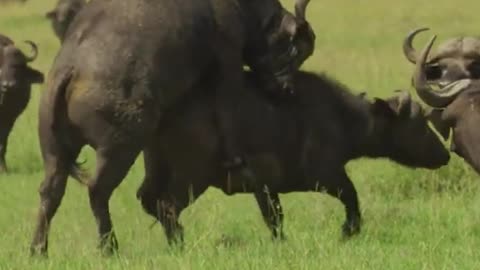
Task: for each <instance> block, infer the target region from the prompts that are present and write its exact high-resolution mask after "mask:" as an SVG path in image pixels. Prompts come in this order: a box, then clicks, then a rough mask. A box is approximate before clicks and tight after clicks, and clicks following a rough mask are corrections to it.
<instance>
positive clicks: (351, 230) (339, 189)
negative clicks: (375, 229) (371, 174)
mask: <svg viewBox="0 0 480 270" xmlns="http://www.w3.org/2000/svg"><path fill="white" fill-rule="evenodd" d="M330 181H331V183H332V184H331V185H329V186H327V187H326V191H327V193H328V194H329V195H331V196H333V197H335V198H338V199H339V200H340V201H341V202H342V203H343V205H344V206H345V212H346V221H345V223H344V224H343V227H342V231H343V236H344V237H350V236H353V235H355V234H358V233H359V232H360V227H361V222H362V217H361V213H360V207H359V203H358V197H357V191H356V190H355V186H354V185H353V183H352V181H351V180H350V178H348V176H347V174H346V173H345V171H344V170H342V172H341V173H339V174H338V175H337V176H336V178H332V179H331V180H330Z"/></svg>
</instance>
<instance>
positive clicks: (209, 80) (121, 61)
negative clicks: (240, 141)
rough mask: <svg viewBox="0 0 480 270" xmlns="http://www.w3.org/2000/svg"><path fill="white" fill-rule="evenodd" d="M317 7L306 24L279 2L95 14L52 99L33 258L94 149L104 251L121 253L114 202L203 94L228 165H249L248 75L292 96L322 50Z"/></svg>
mask: <svg viewBox="0 0 480 270" xmlns="http://www.w3.org/2000/svg"><path fill="white" fill-rule="evenodd" d="M307 2H308V1H305V0H299V1H298V2H297V4H296V9H295V10H296V15H297V16H293V15H292V14H290V13H289V12H287V11H286V10H285V9H284V8H283V7H282V6H281V4H280V2H279V1H278V0H262V1H257V0H256V1H251V0H209V1H207V0H204V1H198V0H184V1H180V2H179V1H167V0H157V1H150V0H112V1H104V0H92V1H90V2H88V4H87V5H86V6H85V7H84V8H82V10H81V11H80V12H79V13H78V14H77V17H76V18H75V20H74V21H73V23H72V24H71V25H70V27H69V30H68V35H67V36H66V38H65V40H64V42H63V44H62V47H61V49H60V51H59V53H58V55H57V56H56V58H55V61H54V63H53V66H52V68H51V70H50V73H49V78H48V79H47V86H46V89H45V91H44V92H43V94H42V98H41V103H40V112H39V137H40V145H41V151H42V156H43V160H44V168H45V179H44V181H43V183H42V185H41V187H40V190H39V193H40V200H41V202H40V208H39V211H38V217H37V225H36V230H35V233H34V237H33V241H32V244H31V252H32V254H38V253H40V254H46V253H47V242H48V237H47V235H48V231H49V227H50V224H51V219H52V218H53V216H54V214H55V212H56V210H57V208H58V206H59V205H60V203H61V199H62V198H63V195H64V193H65V187H66V183H67V176H68V174H69V173H74V172H78V170H74V169H75V168H76V166H75V160H76V158H77V156H78V154H79V152H80V150H81V149H82V147H83V146H84V145H90V146H92V147H93V148H94V149H95V150H96V157H97V162H96V165H97V166H96V172H95V174H94V176H93V177H92V178H91V179H90V181H89V184H88V191H89V198H90V205H91V208H92V211H93V215H94V216H95V219H96V222H97V228H98V233H99V236H100V248H101V249H102V250H103V251H105V252H107V253H111V252H112V251H114V250H117V248H118V245H117V241H116V238H115V234H114V232H113V226H112V221H111V218H110V211H109V200H110V197H111V195H112V193H113V191H114V190H115V188H116V187H117V186H118V185H119V184H120V183H121V181H122V180H123V178H124V177H125V175H126V174H127V172H128V171H129V169H130V167H131V165H132V164H133V162H134V161H135V159H136V158H137V156H138V155H139V153H140V152H141V151H142V150H143V149H144V148H148V147H150V142H151V141H152V139H153V138H154V137H155V132H156V131H157V129H158V124H159V123H160V121H161V119H163V116H164V114H165V112H166V110H168V109H169V108H172V107H173V106H175V105H176V104H177V103H178V102H179V101H180V100H181V99H183V97H185V96H188V94H189V93H191V92H193V91H196V90H194V89H206V88H208V89H215V90H214V91H215V93H216V97H217V100H216V101H217V102H216V103H215V107H216V112H217V114H216V115H217V116H218V119H217V120H218V121H216V122H217V124H218V126H217V128H218V129H219V130H220V131H221V134H223V136H222V137H223V138H222V139H223V141H224V142H225V143H224V144H223V145H224V146H225V147H224V150H225V151H224V152H225V153H226V154H225V156H227V157H229V156H238V154H241V153H239V152H238V151H235V150H231V149H234V148H237V147H236V146H234V143H235V141H234V140H233V137H234V135H233V134H234V130H233V129H232V127H231V125H232V122H231V119H230V118H231V115H232V114H233V111H234V110H235V108H234V102H233V101H234V100H235V96H236V95H239V94H240V92H242V91H243V90H244V87H243V64H244V63H246V64H248V65H249V67H250V68H251V69H252V70H253V71H254V72H255V74H256V76H257V77H258V79H259V80H260V81H261V83H262V84H263V85H265V87H266V88H268V89H272V91H273V90H274V89H282V90H289V89H292V87H291V84H292V82H291V74H292V73H293V72H294V71H296V70H297V69H298V68H299V66H300V65H301V64H302V63H303V61H304V60H305V59H306V58H307V57H308V56H310V55H311V54H312V53H313V49H314V38H315V36H314V34H313V32H312V31H311V28H310V26H309V24H308V23H307V21H306V20H305V9H306V4H307ZM227 149H230V150H227ZM237 149H238V148H237ZM232 152H233V153H232ZM235 152H236V153H235ZM225 160H229V158H226V159H225ZM77 176H78V174H77Z"/></svg>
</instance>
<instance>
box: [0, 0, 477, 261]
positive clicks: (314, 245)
mask: <svg viewBox="0 0 480 270" xmlns="http://www.w3.org/2000/svg"><path fill="white" fill-rule="evenodd" d="M284 3H285V5H287V6H288V7H289V8H290V7H292V5H293V2H292V1H285V2H284ZM53 4H54V0H42V1H40V0H30V1H29V2H28V4H26V5H24V6H21V5H9V6H0V33H3V34H6V35H8V36H10V37H12V38H13V39H14V40H15V41H17V43H18V42H21V41H22V40H24V39H32V40H34V41H36V42H38V44H39V48H40V56H39V59H38V61H36V62H35V63H34V64H33V66H34V67H37V68H40V69H41V70H43V71H44V72H45V73H47V72H48V70H49V66H50V65H51V63H52V61H53V58H54V56H55V54H56V51H57V50H58V48H59V43H58V41H57V40H56V38H55V37H54V36H53V33H52V31H51V28H50V25H49V23H48V22H47V21H46V19H44V17H43V14H44V13H45V12H46V11H47V10H48V9H50V8H51V7H52V6H53ZM479 9H480V2H479V1H474V0H460V1H456V2H454V1H451V0H438V1H435V2H431V1H418V0H403V1H385V0H368V1H367V0H358V1H352V0H336V1H320V0H313V1H312V4H311V6H310V10H309V12H308V16H309V18H310V20H311V22H312V24H313V26H314V29H315V31H316V33H317V47H316V52H315V54H314V56H312V57H311V58H310V59H309V60H308V62H307V63H306V64H305V67H304V68H305V69H308V70H315V71H325V72H327V73H328V74H330V75H332V76H335V77H336V78H338V79H339V80H340V81H342V82H344V83H345V84H347V85H349V86H350V87H352V89H357V90H358V91H364V90H366V91H367V92H368V94H369V97H373V96H380V97H386V96H388V95H391V94H392V91H393V90H394V89H399V88H404V89H409V86H410V84H409V82H410V74H411V72H412V70H413V67H412V66H411V65H410V64H409V63H408V62H407V61H406V60H404V58H403V56H402V53H401V41H402V39H403V37H404V35H405V34H406V33H407V32H408V31H409V30H410V29H412V28H415V27H418V26H429V27H431V28H432V33H433V32H435V33H437V34H438V35H439V39H440V40H444V39H445V38H448V37H451V36H455V35H468V34H470V35H476V34H479V32H478V31H480V29H479V25H480V22H479V21H478V18H479V17H478V10H479ZM428 37H429V35H423V36H422V37H421V38H419V42H418V43H417V46H423V43H422V42H425V41H426V40H427V38H428ZM22 46H23V45H22ZM22 48H25V49H27V47H26V46H25V47H22ZM42 89H43V86H38V87H35V88H34V89H33V96H32V100H31V102H30V104H29V106H28V109H27V111H26V112H25V113H24V114H23V115H22V116H21V117H20V118H19V120H18V122H17V124H16V126H15V129H14V131H13V133H12V134H11V138H10V145H9V150H10V151H9V152H8V157H7V158H8V161H9V163H10V164H9V165H10V169H11V174H10V175H8V176H5V175H0V269H480V260H479V259H478V248H479V247H480V195H478V194H477V193H478V191H479V188H480V186H479V181H478V176H477V175H476V174H475V173H474V172H473V171H472V170H471V169H470V168H469V167H468V166H467V165H466V164H465V163H464V162H463V161H461V160H460V159H459V158H457V157H453V159H452V161H451V163H450V164H449V165H448V166H446V167H444V168H442V169H440V170H436V171H428V170H411V169H407V168H405V167H402V166H399V165H396V164H394V163H391V162H389V161H386V160H366V159H362V160H357V161H354V162H351V163H349V164H348V173H349V175H350V177H351V178H352V179H353V182H354V183H355V185H356V187H357V190H358V193H359V197H360V202H361V206H362V211H363V216H364V227H363V231H362V233H361V234H360V235H359V236H357V237H355V238H354V239H352V240H350V241H342V240H341V237H340V236H341V235H340V226H341V224H342V223H343V219H344V211H343V206H342V205H341V204H340V202H338V201H337V200H335V199H332V198H330V197H327V196H326V195H323V194H316V193H295V194H286V195H282V196H281V199H282V201H283V206H284V211H285V215H286V218H285V226H286V228H285V229H286V234H287V237H288V240H287V241H285V242H283V243H274V242H272V241H271V240H270V234H269V232H268V231H267V228H266V227H265V226H264V224H263V221H262V218H261V216H260V212H259V210H258V209H257V206H256V203H255V201H254V199H253V197H252V196H250V195H236V196H231V197H228V196H225V195H223V194H222V193H221V192H220V191H218V190H216V189H210V190H209V191H208V192H206V194H205V195H204V196H202V197H201V198H200V199H199V200H198V201H197V202H196V203H195V204H193V205H192V206H191V207H189V208H188V209H187V210H186V211H185V212H184V213H183V214H182V216H181V221H182V223H183V224H184V225H185V228H186V243H187V244H186V247H185V249H184V250H183V251H179V250H175V249H173V250H172V249H169V248H168V246H167V242H166V239H165V237H164V235H163V231H162V229H161V227H160V226H155V227H153V228H150V227H149V226H150V225H151V224H152V222H153V220H152V219H151V218H149V217H148V216H147V215H146V214H144V212H143V210H142V209H141V206H140V204H139V203H138V201H137V200H136V198H135V192H136V189H137V187H138V185H139V184H140V181H141V178H142V176H143V172H142V167H143V166H142V163H141V162H137V164H136V165H135V166H134V168H133V169H132V170H131V172H130V174H129V175H128V177H127V179H126V180H125V181H124V182H123V184H122V185H121V186H120V187H119V188H118V189H117V191H116V193H115V194H114V196H113V197H112V200H111V209H112V211H111V212H112V216H113V221H114V224H115V229H116V232H117V236H118V237H119V241H120V254H119V255H118V257H114V258H109V259H107V258H102V257H101V256H99V254H98V252H97V250H96V248H95V247H96V229H95V222H94V219H93V216H92V214H91V212H90V208H89V205H88V198H87V193H86V190H85V189H84V188H83V187H81V186H80V185H78V184H76V183H74V181H70V184H69V186H68V189H67V194H66V196H65V198H64V200H63V203H62V206H61V208H60V210H59V211H58V213H57V215H56V217H55V219H54V221H53V225H52V230H51V235H50V246H49V248H50V249H49V254H50V257H49V259H48V260H39V259H31V258H30V257H29V256H28V247H29V243H30V239H31V236H32V233H33V227H34V218H35V214H36V210H37V206H38V194H37V189H38V186H39V184H40V181H41V180H42V178H43V168H42V163H41V159H40V154H39V146H38V139H37V131H36V127H37V111H38V98H39V95H40V92H41V91H42ZM357 90H356V91H357ZM82 158H87V160H88V161H87V166H88V167H90V168H92V165H93V161H94V159H93V156H92V155H91V151H90V150H88V149H87V150H85V151H84V152H83V153H82V156H81V159H82ZM139 161H141V160H139Z"/></svg>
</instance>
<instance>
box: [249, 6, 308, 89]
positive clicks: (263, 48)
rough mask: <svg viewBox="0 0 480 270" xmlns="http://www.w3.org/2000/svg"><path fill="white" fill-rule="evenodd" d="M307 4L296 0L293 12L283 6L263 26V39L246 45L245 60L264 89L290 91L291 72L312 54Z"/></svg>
mask: <svg viewBox="0 0 480 270" xmlns="http://www.w3.org/2000/svg"><path fill="white" fill-rule="evenodd" d="M259 2H260V1H259ZM308 3H309V0H296V3H295V15H293V14H291V13H290V12H288V11H286V10H283V9H281V12H279V14H274V15H273V17H276V18H275V19H271V20H270V21H269V25H267V26H264V27H263V28H265V32H266V33H262V34H266V36H267V38H266V42H254V44H253V45H251V46H250V48H247V55H246V60H247V63H248V65H249V66H250V68H251V69H252V70H253V71H254V72H255V73H256V74H257V75H258V76H259V79H260V81H262V82H264V83H265V84H264V88H266V89H278V88H280V89H283V90H286V89H289V90H293V88H292V80H293V78H292V76H293V73H294V72H295V71H296V70H298V69H299V68H300V66H301V65H302V64H303V62H304V61H305V60H306V59H307V58H308V57H310V56H311V55H312V54H313V51H314V45H315V34H314V32H313V30H312V28H311V27H310V24H309V23H308V22H307V20H306V16H305V14H306V10H307V5H308ZM262 44H263V45H262ZM252 46H253V47H252Z"/></svg>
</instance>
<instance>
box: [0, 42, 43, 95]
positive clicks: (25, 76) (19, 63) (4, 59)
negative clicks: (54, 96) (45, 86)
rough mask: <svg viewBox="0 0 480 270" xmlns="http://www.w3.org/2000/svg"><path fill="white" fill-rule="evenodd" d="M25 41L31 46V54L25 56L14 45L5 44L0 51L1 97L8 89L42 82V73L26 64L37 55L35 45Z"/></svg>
mask: <svg viewBox="0 0 480 270" xmlns="http://www.w3.org/2000/svg"><path fill="white" fill-rule="evenodd" d="M25 42H26V43H27V44H29V45H30V46H31V47H32V50H33V55H32V56H26V55H25V54H24V53H23V52H22V51H20V50H19V49H18V48H16V47H15V46H14V45H7V46H5V47H4V48H3V51H2V52H1V53H0V63H1V68H0V90H1V91H0V93H1V96H2V97H3V95H4V94H6V93H8V92H9V91H13V90H15V89H19V88H22V87H25V86H26V87H29V86H30V85H31V84H33V83H43V80H44V76H43V74H42V73H41V72H39V71H37V70H35V69H32V68H31V67H29V66H28V63H30V62H32V61H34V60H35V59H36V57H37V54H38V49H37V46H36V45H35V43H33V42H31V41H25Z"/></svg>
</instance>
